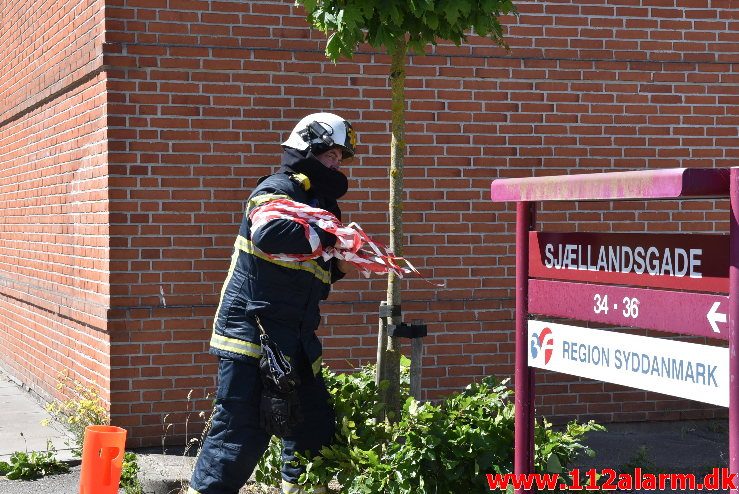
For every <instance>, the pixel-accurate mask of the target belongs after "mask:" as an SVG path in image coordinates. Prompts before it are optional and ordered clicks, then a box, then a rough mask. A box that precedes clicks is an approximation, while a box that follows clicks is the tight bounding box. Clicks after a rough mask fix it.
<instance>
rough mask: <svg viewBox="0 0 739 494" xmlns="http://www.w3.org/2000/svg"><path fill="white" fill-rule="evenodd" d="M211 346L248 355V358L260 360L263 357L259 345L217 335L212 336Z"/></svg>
mask: <svg viewBox="0 0 739 494" xmlns="http://www.w3.org/2000/svg"><path fill="white" fill-rule="evenodd" d="M210 346H212V347H214V348H218V349H219V350H224V351H226V352H231V353H237V354H239V355H246V356H247V357H253V358H259V357H260V356H261V355H262V347H260V346H259V345H255V344H254V343H250V342H248V341H243V340H237V339H236V338H229V337H227V336H223V335H220V334H217V333H213V336H211V338H210Z"/></svg>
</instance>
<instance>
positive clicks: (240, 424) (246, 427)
mask: <svg viewBox="0 0 739 494" xmlns="http://www.w3.org/2000/svg"><path fill="white" fill-rule="evenodd" d="M298 360H299V362H298V365H299V367H298V368H299V369H300V370H301V372H300V377H301V385H300V386H299V388H298V396H299V399H300V404H301V407H302V411H303V415H304V420H303V422H302V423H301V424H300V425H298V426H297V427H296V428H295V431H294V432H293V434H292V435H290V436H286V437H284V438H283V439H282V470H281V473H282V480H283V482H282V491H283V492H284V493H285V494H298V493H303V492H305V491H303V490H301V489H300V488H299V487H297V485H296V484H297V483H298V478H299V477H300V475H301V473H303V470H302V469H301V468H300V467H298V466H296V465H294V464H292V461H293V460H295V458H296V457H295V453H296V452H297V453H300V454H302V455H304V456H305V455H306V452H310V454H311V455H315V454H317V453H318V451H319V450H320V449H321V447H322V446H324V445H328V444H329V443H330V442H331V439H332V438H333V435H334V429H335V423H336V417H335V414H334V411H333V408H332V407H331V404H330V403H329V394H328V391H327V390H326V385H325V383H324V381H323V377H322V376H321V375H320V374H319V375H318V376H315V377H314V376H313V373H312V371H311V369H310V365H308V364H307V359H306V360H305V361H303V359H300V358H299V359H298ZM261 391H262V383H261V380H260V377H259V367H258V366H257V363H256V361H255V363H254V364H250V363H244V362H239V361H235V360H229V359H221V361H220V364H219V368H218V391H217V393H216V408H215V412H214V414H213V417H212V424H211V428H210V430H209V432H208V435H207V437H206V439H205V441H204V442H203V447H202V449H201V451H200V454H199V455H198V459H197V462H196V464H195V470H194V472H193V474H192V478H191V480H190V488H189V490H188V494H237V493H238V491H239V489H240V488H241V487H242V486H243V485H244V484H245V483H246V481H247V480H248V479H249V477H250V476H251V474H252V472H253V471H254V468H255V467H256V465H257V463H258V462H259V459H260V458H261V457H262V455H263V454H264V452H265V451H266V450H267V446H268V444H269V440H270V436H269V434H268V433H267V432H265V431H264V430H263V429H262V428H261V427H260V426H259V401H260V397H261ZM314 492H315V494H320V493H321V492H326V491H325V489H323V488H319V489H316V490H315V491H314Z"/></svg>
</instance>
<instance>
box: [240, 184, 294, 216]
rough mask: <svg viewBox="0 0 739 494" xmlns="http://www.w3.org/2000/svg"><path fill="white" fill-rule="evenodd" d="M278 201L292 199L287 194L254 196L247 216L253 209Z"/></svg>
mask: <svg viewBox="0 0 739 494" xmlns="http://www.w3.org/2000/svg"><path fill="white" fill-rule="evenodd" d="M306 178H308V177H306ZM277 199H290V196H286V195H285V194H260V195H258V196H254V197H252V198H251V199H249V202H248V203H247V204H246V215H247V216H249V213H251V211H252V209H254V208H256V207H259V206H261V205H262V204H264V203H267V202H270V201H275V200H277Z"/></svg>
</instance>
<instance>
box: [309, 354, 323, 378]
mask: <svg viewBox="0 0 739 494" xmlns="http://www.w3.org/2000/svg"><path fill="white" fill-rule="evenodd" d="M322 363H323V357H321V356H319V357H318V358H317V359H315V360H314V361H313V364H312V365H311V368H312V369H313V375H314V376H317V375H318V374H320V373H321V364H322Z"/></svg>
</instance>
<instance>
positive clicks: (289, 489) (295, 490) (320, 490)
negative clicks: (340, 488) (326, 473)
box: [282, 479, 328, 494]
mask: <svg viewBox="0 0 739 494" xmlns="http://www.w3.org/2000/svg"><path fill="white" fill-rule="evenodd" d="M327 492H328V490H327V489H326V486H323V485H319V486H317V487H315V488H314V489H313V490H312V491H311V493H312V494H326V493H327ZM282 494H308V491H306V490H305V489H302V488H301V487H300V486H299V485H296V484H292V483H290V482H288V481H287V480H284V479H283V480H282Z"/></svg>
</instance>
